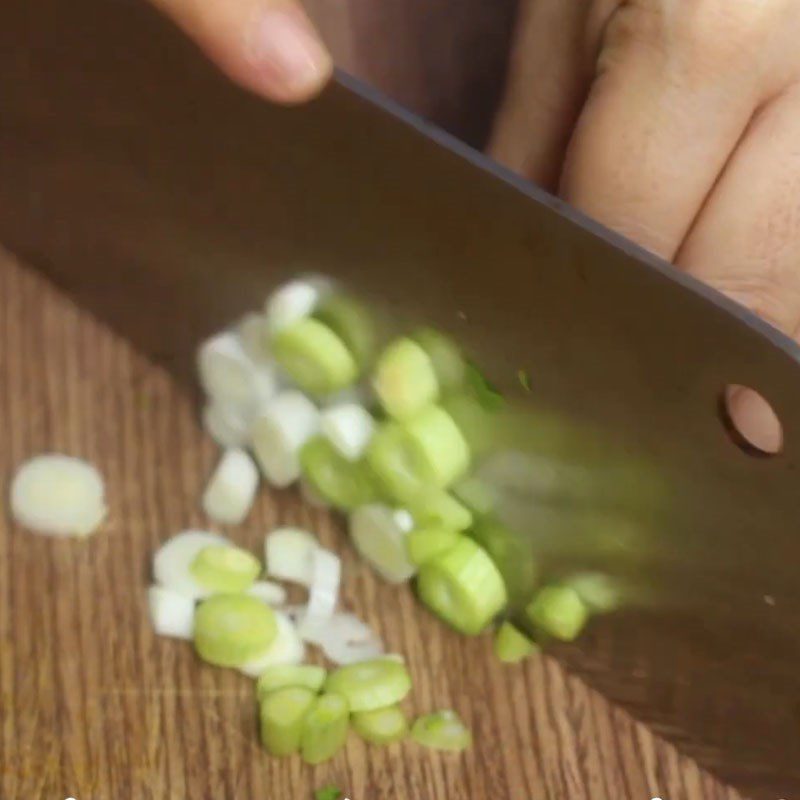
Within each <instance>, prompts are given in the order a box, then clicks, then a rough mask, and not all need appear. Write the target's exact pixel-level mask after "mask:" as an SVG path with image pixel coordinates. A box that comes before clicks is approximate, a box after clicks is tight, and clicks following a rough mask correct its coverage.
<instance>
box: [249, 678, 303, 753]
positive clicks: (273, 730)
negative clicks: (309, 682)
mask: <svg viewBox="0 0 800 800" xmlns="http://www.w3.org/2000/svg"><path fill="white" fill-rule="evenodd" d="M314 700H315V694H314V692H312V691H311V690H310V689H304V688H302V687H299V686H290V687H287V688H285V689H279V690H278V691H276V692H270V693H269V694H267V695H265V696H264V698H263V699H262V700H261V704H260V705H261V709H260V719H261V742H262V744H263V745H264V747H266V748H267V751H268V752H269V753H271V754H272V755H273V756H288V755H291V754H292V753H296V752H297V751H298V750H299V749H300V743H301V741H302V737H303V730H304V728H305V725H304V722H305V719H306V717H307V716H308V713H309V711H310V710H311V707H312V706H313V705H314Z"/></svg>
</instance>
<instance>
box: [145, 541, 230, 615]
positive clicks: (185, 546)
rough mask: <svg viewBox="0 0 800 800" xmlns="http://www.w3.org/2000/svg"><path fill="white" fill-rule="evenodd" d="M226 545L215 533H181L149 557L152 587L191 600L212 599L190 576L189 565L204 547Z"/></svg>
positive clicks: (207, 591) (205, 589)
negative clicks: (163, 589)
mask: <svg viewBox="0 0 800 800" xmlns="http://www.w3.org/2000/svg"><path fill="white" fill-rule="evenodd" d="M229 544H230V542H229V541H228V540H227V539H225V538H224V537H223V536H219V535H218V534H216V533H209V532H208V531H194V530H189V531H181V533H178V534H176V535H175V536H172V537H171V538H170V539H168V540H167V541H166V542H164V544H162V545H161V547H160V548H159V549H158V551H157V552H156V554H155V556H154V557H153V575H154V577H155V579H156V583H159V584H160V585H161V586H166V587H167V588H168V589H172V590H173V591H174V592H179V593H180V594H183V595H186V597H191V598H192V599H195V600H197V599H199V598H201V597H208V596H210V595H212V594H213V593H214V592H213V591H212V590H210V589H208V588H207V587H205V586H201V585H200V584H199V583H198V582H197V579H196V578H195V577H194V575H192V562H193V561H194V559H195V557H196V556H197V554H198V553H199V552H200V551H201V550H203V549H205V548H206V547H209V546H211V545H229Z"/></svg>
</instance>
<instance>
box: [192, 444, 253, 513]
mask: <svg viewBox="0 0 800 800" xmlns="http://www.w3.org/2000/svg"><path fill="white" fill-rule="evenodd" d="M257 490H258V468H257V467H256V465H255V462H254V461H253V459H252V458H251V457H250V455H249V454H248V453H246V452H245V451H244V450H239V449H230V450H226V451H225V452H224V453H223V455H222V458H221V459H220V461H219V463H218V464H217V467H216V469H215V470H214V473H213V474H212V476H211V479H210V480H209V482H208V486H207V487H206V490H205V492H204V493H203V510H204V511H205V512H206V514H208V516H209V517H211V519H213V520H214V521H215V522H221V523H223V524H225V525H239V524H240V523H242V522H243V521H244V518H245V517H246V516H247V515H248V514H249V513H250V509H251V508H252V507H253V502H254V501H255V498H256V491H257Z"/></svg>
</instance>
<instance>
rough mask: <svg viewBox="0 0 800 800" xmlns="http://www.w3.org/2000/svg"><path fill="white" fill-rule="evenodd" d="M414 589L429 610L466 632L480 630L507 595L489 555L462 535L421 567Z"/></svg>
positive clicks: (471, 632)
mask: <svg viewBox="0 0 800 800" xmlns="http://www.w3.org/2000/svg"><path fill="white" fill-rule="evenodd" d="M417 592H418V593H419V596H420V599H421V600H422V602H423V603H424V604H425V605H426V606H427V607H428V608H429V609H431V611H433V612H434V613H435V614H437V615H438V616H439V617H441V619H443V620H444V621H445V622H447V623H448V624H449V625H450V626H452V627H453V628H455V629H456V630H457V631H460V632H461V633H464V634H467V635H468V636H475V635H477V634H479V633H480V632H481V631H482V630H483V629H484V628H485V627H486V626H487V625H488V624H489V623H490V622H491V621H492V619H493V618H494V617H495V616H496V615H497V614H499V613H500V612H501V611H502V610H503V608H504V607H505V605H506V602H507V599H508V598H507V593H506V587H505V584H504V582H503V577H502V575H501V574H500V572H499V571H498V569H497V567H496V566H495V565H494V562H493V561H492V559H491V558H489V556H488V554H487V553H486V551H485V550H484V549H483V548H481V547H480V546H479V545H477V544H475V542H473V541H472V540H471V539H468V538H466V537H464V536H462V537H461V538H460V539H459V541H458V542H457V543H456V544H455V545H454V546H453V547H452V548H451V549H450V550H447V551H446V552H444V553H441V554H440V555H438V556H436V557H434V558H432V559H431V560H430V561H428V562H426V563H425V564H424V565H423V566H422V567H421V568H420V571H419V575H418V577H417Z"/></svg>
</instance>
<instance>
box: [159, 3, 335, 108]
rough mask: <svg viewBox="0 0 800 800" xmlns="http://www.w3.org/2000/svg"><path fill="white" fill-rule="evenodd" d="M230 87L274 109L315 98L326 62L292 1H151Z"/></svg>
mask: <svg viewBox="0 0 800 800" xmlns="http://www.w3.org/2000/svg"><path fill="white" fill-rule="evenodd" d="M151 2H153V4H154V5H155V6H156V7H157V8H159V9H161V10H162V11H163V12H164V13H165V14H167V16H169V17H171V18H172V19H173V20H174V21H175V22H176V23H177V24H178V25H179V26H180V27H181V28H182V29H183V30H184V31H186V33H187V34H189V36H191V37H192V38H193V39H194V40H195V41H196V42H197V44H198V45H199V46H200V47H201V48H202V49H203V50H204V51H205V52H206V54H207V55H208V56H209V57H210V58H211V59H212V60H213V61H214V62H215V63H216V64H217V65H218V66H219V67H220V68H221V69H222V70H223V71H224V72H225V73H226V74H227V75H228V76H229V77H231V78H232V79H233V80H234V81H236V82H237V83H239V84H240V85H242V86H244V87H245V88H247V89H250V90H251V91H253V92H256V93H257V94H260V95H262V96H263V97H266V98H267V99H268V100H273V101H275V102H278V103H299V102H302V101H304V100H308V99H310V98H312V97H313V96H314V95H316V94H317V93H318V92H319V91H320V90H321V89H322V88H323V87H324V86H325V84H326V83H327V81H328V79H329V78H330V76H331V72H332V69H333V65H332V62H331V57H330V55H329V54H328V52H327V50H326V49H325V46H324V45H323V44H322V42H321V41H320V39H319V36H318V35H317V33H316V31H315V30H314V27H313V25H312V24H311V21H310V20H309V18H308V16H307V14H306V13H305V11H304V10H303V8H302V7H301V6H300V5H299V4H298V3H296V2H294V0H151Z"/></svg>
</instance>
